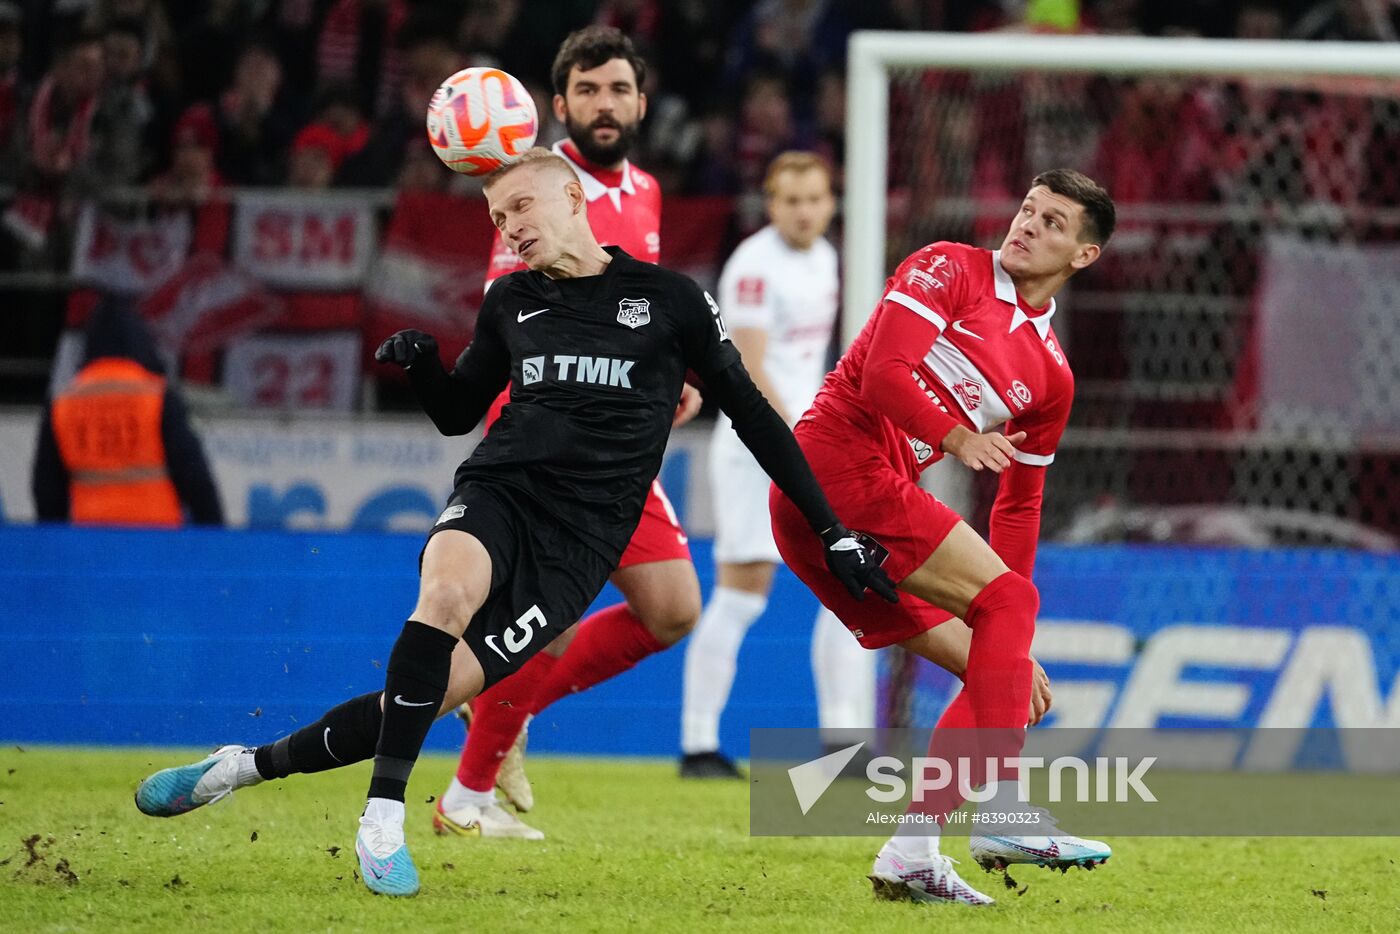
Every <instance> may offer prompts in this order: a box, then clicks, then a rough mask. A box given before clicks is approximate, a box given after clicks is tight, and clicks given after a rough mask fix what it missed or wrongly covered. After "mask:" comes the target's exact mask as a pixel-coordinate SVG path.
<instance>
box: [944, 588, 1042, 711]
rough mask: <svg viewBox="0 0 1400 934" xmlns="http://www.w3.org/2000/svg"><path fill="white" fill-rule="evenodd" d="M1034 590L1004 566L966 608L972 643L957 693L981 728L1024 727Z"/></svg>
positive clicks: (1036, 597) (1036, 602) (1028, 695)
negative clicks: (1000, 573) (962, 694)
mask: <svg viewBox="0 0 1400 934" xmlns="http://www.w3.org/2000/svg"><path fill="white" fill-rule="evenodd" d="M1039 609H1040V594H1039V593H1038V592H1037V591H1036V589H1035V585H1034V584H1032V583H1031V582H1030V581H1028V580H1026V579H1025V578H1024V577H1022V576H1021V575H1019V574H1016V573H1013V572H1011V571H1007V572H1006V573H1005V574H1003V575H1001V576H1000V577H998V578H997V579H996V580H994V581H992V582H991V583H990V584H988V585H987V586H986V587H983V588H982V592H981V593H979V594H978V595H977V596H976V597H974V598H973V600H972V603H971V604H970V605H969V606H968V608H967V615H966V617H965V618H966V620H967V625H968V628H970V629H971V630H972V645H971V647H970V648H969V649H968V653H967V673H966V675H965V676H964V678H963V683H964V685H965V686H964V687H963V693H964V694H966V695H968V701H969V702H970V703H971V705H972V714H973V717H974V718H975V720H976V722H977V726H978V727H979V728H981V729H984V730H985V729H998V728H1002V729H1024V728H1025V726H1026V720H1027V712H1028V711H1029V710H1030V706H1031V686H1032V681H1031V677H1032V666H1031V639H1032V638H1033V637H1034V636H1035V614H1036V611H1037V610H1039Z"/></svg>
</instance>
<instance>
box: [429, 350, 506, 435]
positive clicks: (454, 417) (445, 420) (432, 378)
mask: <svg viewBox="0 0 1400 934" xmlns="http://www.w3.org/2000/svg"><path fill="white" fill-rule="evenodd" d="M408 381H409V383H411V384H412V386H413V392H414V394H415V395H417V396H418V404H419V405H421V406H422V407H423V411H424V412H426V413H427V414H428V417H429V418H430V419H432V420H433V424H434V425H436V426H437V430H438V431H439V432H441V433H442V434H444V435H464V434H466V433H467V432H469V431H471V430H472V429H473V428H475V427H476V426H477V423H478V422H480V421H481V419H482V417H483V416H485V415H486V411H487V410H488V409H489V408H491V403H492V402H494V401H495V399H496V395H497V394H498V393H499V392H500V391H501V389H502V388H503V385H504V384H502V385H498V386H495V387H494V388H493V387H491V386H488V385H486V381H484V380H481V379H473V378H471V377H465V376H458V375H456V374H453V375H448V373H447V371H446V370H444V369H443V368H442V361H441V360H439V359H438V358H437V355H436V354H431V355H428V356H426V357H424V358H422V359H421V360H419V361H418V362H417V363H415V364H414V365H413V366H411V367H409V368H408Z"/></svg>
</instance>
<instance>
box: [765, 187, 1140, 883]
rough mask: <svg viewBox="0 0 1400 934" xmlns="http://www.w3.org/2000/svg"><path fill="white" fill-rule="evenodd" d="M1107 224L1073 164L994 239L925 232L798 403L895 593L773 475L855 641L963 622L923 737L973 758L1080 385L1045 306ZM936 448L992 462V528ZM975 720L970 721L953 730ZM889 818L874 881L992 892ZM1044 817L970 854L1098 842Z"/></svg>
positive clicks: (923, 649)
mask: <svg viewBox="0 0 1400 934" xmlns="http://www.w3.org/2000/svg"><path fill="white" fill-rule="evenodd" d="M1113 225H1114V206H1113V201H1112V199H1110V198H1109V196H1108V194H1107V192H1105V191H1104V190H1103V189H1102V188H1101V187H1099V185H1098V184H1097V183H1095V182H1094V181H1093V180H1091V179H1089V178H1088V177H1086V176H1084V175H1081V174H1080V173H1078V172H1074V171H1070V170H1067V169H1056V170H1053V171H1049V172H1045V173H1042V174H1041V175H1039V176H1037V177H1036V178H1035V180H1034V181H1033V182H1032V183H1031V189H1030V192H1029V193H1028V194H1027V195H1026V197H1025V200H1024V201H1023V202H1022V204H1021V207H1020V210H1019V211H1018V212H1017V215H1016V217H1015V219H1014V220H1013V221H1012V223H1011V228H1010V230H1009V231H1008V232H1007V234H1006V237H1005V239H1004V240H1003V241H1002V244H1001V249H1000V250H998V251H995V252H993V251H989V250H983V249H978V248H975V247H971V246H967V245H964V244H958V243H934V244H931V245H929V246H926V247H924V248H923V249H921V250H919V251H918V252H916V253H914V254H913V255H911V256H910V257H908V258H907V259H906V260H905V261H904V262H903V263H901V264H900V266H899V268H898V269H896V270H895V273H894V275H893V276H892V277H891V278H890V279H889V281H888V282H887V283H886V286H885V294H884V297H883V299H882V300H881V301H880V304H879V306H878V307H877V308H876V309H875V312H874V313H873V314H872V315H871V317H870V320H869V321H868V322H867V323H866V325H865V327H864V329H863V330H862V331H861V333H860V335H859V336H858V337H857V338H856V340H855V342H854V343H853V344H852V345H851V347H850V348H849V349H848V350H847V352H846V354H845V356H844V357H842V359H841V361H840V363H839V364H838V365H837V367H836V369H835V370H834V371H833V372H832V373H831V374H830V375H829V376H828V377H827V379H826V381H825V383H824V384H823V386H822V389H821V391H820V392H819V393H818V395H817V397H816V400H815V401H814V402H813V404H812V407H811V409H809V410H808V412H807V413H806V414H805V415H804V416H803V417H802V419H801V420H800V421H799V423H798V426H797V428H796V430H795V434H796V435H797V438H798V442H799V444H800V445H801V446H802V449H803V451H804V452H805V453H806V455H807V458H808V460H809V461H810V462H811V464H812V468H813V470H814V471H815V473H816V475H817V479H818V481H819V482H820V483H821V485H822V487H823V488H824V489H825V490H826V491H827V495H828V496H829V497H830V498H831V502H832V506H833V507H834V508H835V509H836V510H837V511H838V512H839V513H840V515H841V516H842V518H843V519H845V520H846V521H847V522H849V523H851V525H852V526H853V527H855V528H859V529H862V530H864V531H866V532H868V533H869V534H870V535H871V536H872V537H873V538H874V539H875V541H876V542H877V543H878V546H879V547H878V548H877V549H876V550H877V553H881V551H882V550H883V551H887V556H886V557H885V558H884V565H883V566H884V569H885V571H886V572H887V573H888V574H889V575H890V578H891V579H892V580H894V581H896V582H897V585H898V587H899V588H900V589H901V590H902V591H903V592H904V595H905V596H904V597H903V599H901V600H900V602H899V603H898V604H897V605H895V606H876V605H874V604H871V603H866V604H861V603H857V602H856V601H854V600H850V599H848V598H847V597H846V595H845V594H844V593H843V592H842V591H841V588H840V587H839V585H838V583H837V581H836V580H835V578H833V577H832V576H831V575H830V574H828V573H827V572H826V570H825V569H824V568H823V567H822V564H821V553H820V550H819V549H818V548H815V547H812V546H811V544H810V543H809V542H807V541H806V540H805V538H804V536H803V535H802V531H803V529H804V525H803V522H802V519H801V515H800V513H799V512H798V511H797V510H796V508H795V507H794V506H793V504H792V502H791V501H790V500H789V499H788V498H787V497H786V496H784V495H783V494H782V492H781V491H774V492H773V493H772V494H771V507H772V515H773V531H774V535H775V538H776V540H777V544H778V548H779V551H780V552H781V553H782V556H783V558H784V560H785V561H786V562H787V564H788V566H789V567H791V568H792V569H793V571H794V572H796V574H797V576H798V577H800V578H801V579H802V580H803V582H804V583H806V584H807V586H809V587H810V588H811V589H812V591H813V592H814V593H816V594H817V596H818V597H819V598H820V599H821V601H822V602H823V603H824V604H825V605H826V606H827V607H829V608H830V609H831V610H832V611H834V612H835V613H836V615H837V616H838V617H840V619H841V621H842V622H843V623H845V625H846V627H847V628H848V629H849V630H850V631H851V634H852V635H853V636H855V637H856V639H858V640H859V641H860V644H861V645H863V646H864V647H865V648H867V649H878V648H881V647H884V646H887V645H899V646H902V647H903V648H904V649H905V650H907V651H909V652H913V653H915V654H917V655H922V656H924V657H926V658H927V657H932V656H933V654H934V653H935V649H934V646H935V645H936V644H937V643H938V642H939V640H940V639H941V637H940V636H939V635H938V633H939V630H940V629H943V628H944V627H945V626H946V625H948V623H947V620H948V619H949V616H950V614H951V615H955V616H957V617H960V618H961V619H963V620H964V621H965V622H966V624H967V626H968V627H970V629H971V633H972V636H971V646H970V648H969V651H968V656H967V666H966V671H965V673H964V674H963V688H962V690H961V691H960V692H959V694H958V695H957V697H956V698H955V699H954V701H953V702H952V704H951V705H950V706H949V707H948V709H947V711H946V712H945V713H944V714H943V716H942V718H941V719H940V720H939V723H938V729H937V730H936V731H935V733H934V738H933V742H932V744H931V746H930V753H929V754H930V756H932V755H934V752H935V747H938V748H940V749H942V750H943V752H942V755H943V757H944V758H945V759H949V760H950V761H956V758H955V757H954V756H951V755H949V751H948V744H949V742H952V743H962V742H968V741H971V742H974V743H980V744H981V745H980V746H978V747H977V755H976V756H974V757H973V761H981V758H980V757H981V756H986V755H999V756H1005V755H1012V756H1014V755H1016V754H1017V753H1018V752H1019V750H1020V747H1021V743H1022V742H1023V740H1024V727H1025V724H1026V708H1027V704H1028V703H1029V702H1030V700H1031V698H1032V692H1033V671H1034V669H1033V662H1032V660H1031V658H1030V647H1031V638H1032V636H1033V634H1034V632H1035V616H1036V611H1037V609H1038V607H1039V594H1038V593H1037V591H1036V588H1035V586H1034V585H1033V584H1032V583H1031V580H1030V578H1031V570H1032V568H1033V566H1034V563H1035V551H1036V542H1037V538H1038V536H1039V531H1040V506H1041V497H1042V493H1043V490H1044V486H1045V471H1046V469H1047V468H1048V467H1049V466H1050V464H1051V462H1052V461H1053V460H1054V459H1055V447H1056V444H1057V443H1058V442H1059V440H1060V435H1061V434H1062V432H1063V431H1064V428H1065V423H1066V421H1067V420H1068V418H1069V411H1070V403H1071V401H1072V399H1073V396H1074V380H1073V377H1072V375H1071V373H1070V368H1069V364H1068V362H1067V361H1066V360H1065V356H1064V353H1063V351H1062V350H1061V348H1060V343H1059V340H1058V339H1057V338H1056V336H1055V332H1054V330H1053V328H1052V327H1051V324H1050V321H1051V319H1052V318H1053V317H1054V315H1055V301H1054V296H1055V293H1056V292H1058V291H1059V290H1060V288H1061V287H1062V286H1063V285H1064V284H1065V282H1066V281H1068V280H1069V278H1070V277H1071V276H1072V275H1074V274H1075V273H1076V272H1078V271H1079V270H1081V269H1084V268H1086V267H1088V266H1089V265H1091V264H1092V263H1093V262H1094V261H1095V260H1096V259H1098V257H1099V255H1100V252H1101V251H1102V249H1103V245H1104V244H1105V243H1107V242H1108V238H1109V236H1110V235H1111V234H1112V233H1113ZM998 428H1004V429H1005V432H1006V433H1005V434H1001V433H998V432H997V431H996V429H998ZM944 454H951V455H953V456H954V457H956V458H958V460H960V461H962V462H963V463H964V464H966V465H967V466H968V467H971V468H972V469H973V470H979V471H980V470H990V471H992V472H994V473H998V474H1000V486H999V489H998V492H997V496H996V502H995V505H994V507H993V509H992V516H991V529H990V536H989V537H990V544H989V543H988V542H987V541H984V540H983V539H982V538H981V537H980V536H978V535H977V533H976V532H974V531H973V530H972V529H971V527H969V526H968V525H967V524H966V523H965V522H963V521H962V519H961V518H960V517H959V516H958V515H957V514H956V513H955V512H953V510H951V509H949V508H948V507H947V506H945V505H943V504H942V503H940V502H939V501H938V500H937V499H935V498H934V497H933V496H932V495H930V494H929V493H927V492H925V491H924V490H922V489H920V488H919V486H918V485H917V482H916V481H917V479H918V476H919V474H920V472H921V471H923V469H924V468H926V467H927V466H928V465H929V464H931V463H933V462H934V461H936V460H938V459H939V458H941V457H942V456H943V455H944ZM934 660H935V661H936V660H937V659H934ZM968 727H976V728H977V732H976V733H975V734H974V733H972V731H971V730H959V728H968ZM969 738H970V739H969ZM962 751H963V752H965V750H962ZM974 777H975V776H974ZM978 783H979V782H978V781H973V782H972V783H971V784H972V785H975V784H978ZM956 788H957V784H956V783H953V785H952V789H951V790H950V791H949V792H947V793H945V794H943V795H942V796H941V797H939V798H938V800H936V801H932V802H929V801H927V800H926V801H925V803H924V805H922V806H921V807H920V810H921V811H923V812H924V813H925V814H926V815H928V816H931V817H935V818H938V819H939V820H942V818H943V817H944V816H946V815H947V814H948V813H951V811H952V810H954V809H956V808H957V807H958V805H960V804H961V803H962V798H961V797H960V796H958V795H957V792H956ZM901 826H902V827H910V828H911V830H912V829H913V828H914V827H915V826H918V830H917V832H915V833H905V832H901V833H899V834H896V835H895V836H894V837H893V838H891V839H890V841H889V842H888V843H886V844H885V846H884V847H883V848H882V849H881V850H880V853H879V855H878V856H877V857H876V860H875V867H874V870H873V871H872V873H871V879H872V881H874V883H875V885H876V891H877V893H879V894H882V895H885V896H889V897H906V898H912V899H915V900H919V901H954V902H961V903H964V904H989V903H990V902H991V901H992V900H991V899H990V898H987V897H986V896H985V895H983V894H981V893H980V892H977V891H976V890H975V889H973V888H972V887H971V886H969V885H968V884H967V883H966V882H964V881H963V880H962V879H960V878H959V877H958V875H957V873H956V872H955V871H954V870H953V867H952V864H951V861H950V860H949V859H948V858H947V857H945V856H942V855H941V854H940V852H939V836H938V834H937V833H936V832H935V833H933V834H931V835H929V834H927V830H928V829H929V825H927V824H924V825H922V826H919V825H916V824H914V823H913V822H910V823H908V824H904V825H901ZM939 826H940V824H936V823H935V824H933V825H932V829H934V830H935V831H937V830H938V828H939ZM1037 829H1038V830H1040V832H1042V833H1045V832H1046V831H1047V830H1048V832H1049V833H1048V835H1045V836H1038V837H994V836H974V837H973V838H972V839H971V840H970V844H971V849H972V854H973V857H974V859H976V860H977V861H978V862H979V863H981V864H983V865H984V866H987V865H998V864H1000V865H1005V864H1008V863H1034V864H1037V865H1048V866H1054V867H1060V868H1065V867H1068V866H1071V865H1080V866H1084V865H1096V864H1097V863H1100V862H1102V861H1103V860H1105V859H1107V858H1108V857H1109V855H1110V850H1109V848H1108V847H1107V846H1106V845H1105V844H1103V843H1100V842H1098V841H1094V840H1081V839H1079V838H1077V837H1071V836H1068V835H1064V834H1058V833H1057V831H1056V829H1055V828H1054V827H1053V826H1052V825H1049V822H1048V820H1047V821H1046V822H1044V823H1042V824H1041V825H1040V827H1038V828H1037Z"/></svg>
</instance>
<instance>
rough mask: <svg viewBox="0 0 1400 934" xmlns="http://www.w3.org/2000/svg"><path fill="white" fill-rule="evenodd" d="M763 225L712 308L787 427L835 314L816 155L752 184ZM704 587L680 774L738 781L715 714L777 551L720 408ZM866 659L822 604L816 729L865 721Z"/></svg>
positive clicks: (825, 175) (762, 499) (822, 366)
mask: <svg viewBox="0 0 1400 934" xmlns="http://www.w3.org/2000/svg"><path fill="white" fill-rule="evenodd" d="M764 191H765V193H766V194H767V208H768V217H769V220H770V221H771V223H770V224H769V225H768V226H767V227H764V228H763V229H762V230H760V231H759V232H758V233H756V234H754V235H753V236H751V237H749V238H748V239H746V240H745V241H744V242H743V243H741V244H739V247H738V249H736V250H735V251H734V254H733V255H732V256H731V257H730V258H729V261H728V262H727V263H725V266H724V272H723V274H722V275H721V276H720V283H719V304H720V307H721V308H722V309H723V310H724V317H725V320H726V322H727V323H728V325H729V331H730V337H731V339H732V340H733V342H734V346H735V347H737V348H738V349H739V352H740V353H741V354H742V355H743V358H744V363H745V364H746V365H747V366H748V368H749V372H750V373H751V374H752V375H753V379H754V382H755V383H756V384H757V385H758V388H759V389H760V390H762V392H763V394H764V396H766V397H767V398H768V400H769V401H770V402H771V403H772V404H773V407H774V408H775V409H777V411H778V414H779V415H781V416H783V417H784V418H785V419H786V420H787V422H788V424H789V425H792V424H795V423H796V422H797V419H798V418H799V417H800V416H801V415H802V413H803V412H805V411H806V410H807V407H808V406H809V405H810V404H811V402H812V398H813V397H814V396H815V395H816V394H817V390H818V388H820V387H821V382H822V378H823V377H824V376H825V375H826V361H827V350H828V348H829V346H830V344H831V335H832V329H833V327H834V325H835V321H836V304H837V292H838V288H839V282H838V278H837V268H838V259H837V255H836V250H835V249H834V248H833V247H832V246H831V244H830V243H829V242H827V240H826V237H825V236H824V235H825V233H826V229H827V226H828V225H829V224H830V223H831V216H832V213H833V212H834V211H835V207H836V200H835V197H834V196H833V195H832V191H831V174H830V171H829V169H828V168H827V165H826V163H825V162H823V161H822V160H821V159H820V158H819V157H817V156H815V155H813V154H811V153H805V152H788V153H783V154H782V155H780V156H778V157H777V158H776V159H774V160H773V163H772V165H770V166H769V168H768V175H767V178H766V179H765V180H764ZM710 483H711V486H712V489H713V491H714V493H713V500H714V504H715V521H716V530H715V564H716V572H717V573H716V578H717V579H716V584H715V590H714V593H713V594H712V595H711V597H710V602H709V604H708V605H707V606H706V607H705V612H704V614H703V615H702V616H701V617H700V623H699V625H698V626H697V627H696V628H695V631H694V632H693V633H691V636H690V643H689V645H688V646H687V647H686V655H685V691H684V706H683V708H682V716H681V751H682V754H683V755H682V758H681V768H680V771H681V775H682V777H689V778H725V777H738V776H739V772H738V770H737V769H736V768H735V767H734V765H733V763H732V762H731V761H730V760H729V759H728V758H727V757H725V756H724V755H723V754H722V753H721V752H720V751H719V718H720V714H721V713H722V712H723V710H724V706H725V703H726V702H727V701H728V699H729V690H730V687H731V685H732V684H733V682H734V669H735V659H736V658H737V657H738V654H739V646H740V644H741V643H742V642H743V640H744V634H745V633H746V632H747V631H748V628H749V627H750V626H751V625H752V624H753V622H754V620H756V619H758V617H759V616H760V615H761V614H762V613H763V610H764V607H765V606H766V605H767V602H768V592H769V589H770V588H771V587H772V584H773V573H774V569H775V568H776V566H777V565H778V563H779V562H780V561H781V560H782V558H781V557H780V556H779V555H778V547H777V545H775V544H774V542H773V530H772V526H771V524H770V522H769V518H768V486H769V480H768V477H767V475H766V474H764V472H763V471H762V470H761V469H760V468H759V466H758V464H757V463H755V461H754V459H753V455H751V454H749V452H748V450H747V449H746V448H745V447H744V445H743V443H742V442H740V440H739V437H738V435H736V434H735V433H734V428H733V425H732V424H731V423H730V421H729V419H728V418H726V417H725V416H724V415H722V414H721V415H720V416H719V420H718V421H717V422H716V424H715V433H714V438H713V441H712V443H711V445H710ZM874 659H875V656H874V655H873V654H872V653H870V652H863V651H861V649H860V647H859V645H858V644H857V643H856V641H855V640H854V639H852V638H851V637H850V636H849V635H848V634H847V633H846V632H845V627H843V626H842V625H841V623H840V622H839V621H838V620H837V619H836V617H835V616H834V615H832V614H831V613H830V612H828V611H827V610H825V609H822V610H820V611H819V613H818V615H817V623H816V628H815V631H814V633H813V637H812V668H813V673H814V674H815V676H816V683H817V700H818V707H819V711H820V720H821V725H822V726H823V727H827V728H831V727H865V726H873V725H874V719H875V714H874V708H875V670H874Z"/></svg>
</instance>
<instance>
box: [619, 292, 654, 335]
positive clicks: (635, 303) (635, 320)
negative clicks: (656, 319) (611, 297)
mask: <svg viewBox="0 0 1400 934" xmlns="http://www.w3.org/2000/svg"><path fill="white" fill-rule="evenodd" d="M650 321H651V302H649V301H647V300H646V299H645V298H624V299H623V300H622V301H620V302H618V303H617V323H618V324H625V325H627V326H628V327H629V328H631V329H632V330H634V331H635V330H636V329H637V328H639V327H641V326H642V325H644V324H647V323H648V322H650Z"/></svg>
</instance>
